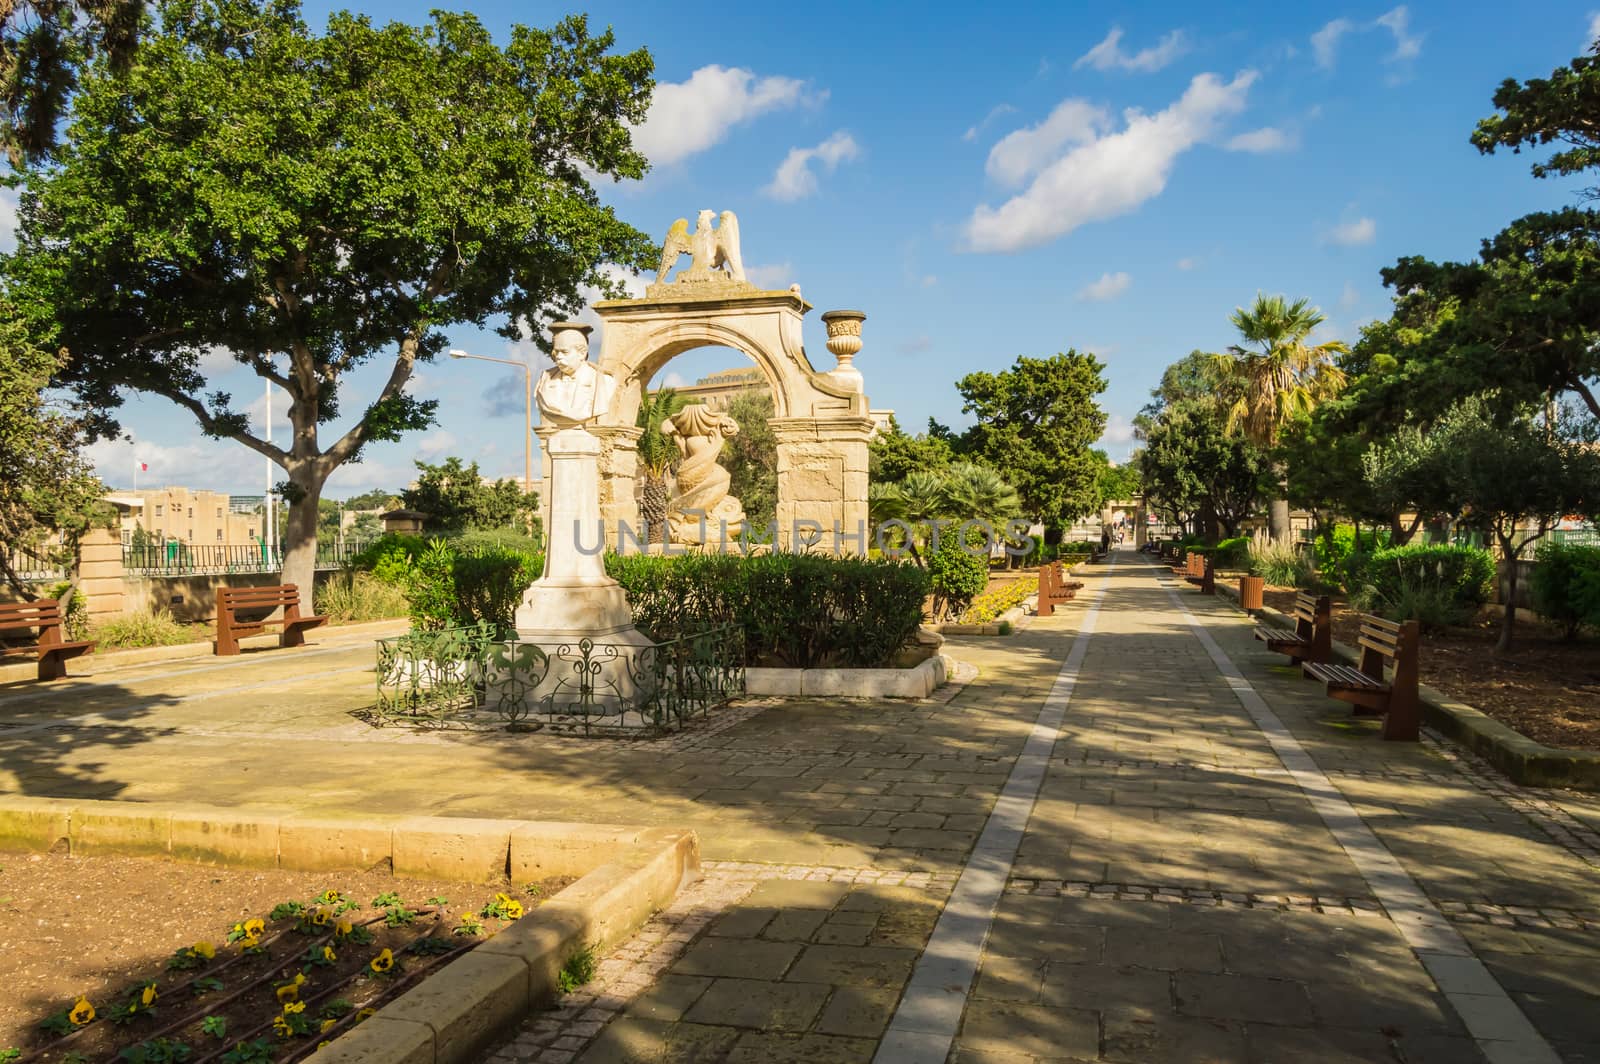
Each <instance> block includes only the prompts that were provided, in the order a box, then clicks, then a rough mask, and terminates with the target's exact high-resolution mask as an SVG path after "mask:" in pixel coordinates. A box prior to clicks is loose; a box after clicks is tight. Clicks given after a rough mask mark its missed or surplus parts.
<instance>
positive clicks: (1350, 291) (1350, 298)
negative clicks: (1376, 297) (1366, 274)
mask: <svg viewBox="0 0 1600 1064" xmlns="http://www.w3.org/2000/svg"><path fill="white" fill-rule="evenodd" d="M1360 302H1361V293H1360V292H1358V291H1357V290H1356V286H1355V285H1354V284H1352V283H1351V282H1349V281H1346V282H1345V283H1344V291H1342V292H1340V293H1339V309H1340V310H1341V311H1343V312H1345V313H1349V312H1350V311H1351V310H1352V309H1354V307H1355V306H1356V304H1357V303H1360Z"/></svg>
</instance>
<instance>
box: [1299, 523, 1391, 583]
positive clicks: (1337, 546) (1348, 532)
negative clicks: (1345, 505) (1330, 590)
mask: <svg viewBox="0 0 1600 1064" xmlns="http://www.w3.org/2000/svg"><path fill="white" fill-rule="evenodd" d="M1332 538H1333V543H1332V545H1331V546H1330V545H1329V543H1328V540H1327V538H1325V537H1323V536H1318V537H1316V539H1314V540H1312V551H1313V557H1314V558H1315V559H1316V563H1317V572H1319V573H1322V574H1323V576H1324V578H1325V579H1328V580H1336V579H1338V573H1339V567H1340V564H1341V563H1342V562H1343V561H1344V560H1345V559H1346V558H1348V557H1350V555H1352V554H1371V553H1372V552H1373V551H1376V550H1383V549H1385V548H1386V547H1388V546H1389V532H1388V530H1387V529H1373V528H1368V529H1363V530H1362V532H1361V542H1360V543H1359V544H1358V543H1357V542H1356V527H1355V526H1354V525H1337V526H1335V527H1334V530H1333V537H1332Z"/></svg>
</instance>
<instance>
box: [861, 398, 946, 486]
mask: <svg viewBox="0 0 1600 1064" xmlns="http://www.w3.org/2000/svg"><path fill="white" fill-rule="evenodd" d="M954 460H955V456H954V453H953V452H952V450H951V447H950V441H949V440H948V439H946V438H944V437H942V436H936V435H932V434H930V433H925V432H919V433H917V434H916V435H915V436H912V435H910V434H908V433H906V432H904V431H902V430H901V428H900V423H899V422H898V421H896V420H895V418H894V415H893V414H890V415H889V426H888V428H886V429H884V430H882V431H881V432H879V433H878V435H877V436H875V437H873V439H872V442H871V443H869V444H867V475H868V477H869V478H870V479H871V480H872V481H873V482H874V483H884V484H894V483H897V482H899V481H902V480H904V479H905V478H906V477H908V476H909V475H911V474H912V473H919V472H920V473H941V472H943V471H944V470H945V469H948V468H949V466H950V463H951V462H953V461H954Z"/></svg>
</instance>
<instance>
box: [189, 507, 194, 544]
mask: <svg viewBox="0 0 1600 1064" xmlns="http://www.w3.org/2000/svg"><path fill="white" fill-rule="evenodd" d="M189 516H190V517H193V516H194V507H193V506H191V507H189ZM190 538H191V539H192V538H193V537H192V536H191V537H190Z"/></svg>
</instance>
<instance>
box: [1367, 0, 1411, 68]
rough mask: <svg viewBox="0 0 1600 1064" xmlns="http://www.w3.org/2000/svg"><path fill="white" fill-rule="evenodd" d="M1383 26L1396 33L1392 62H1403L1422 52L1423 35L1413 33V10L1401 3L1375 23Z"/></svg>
mask: <svg viewBox="0 0 1600 1064" xmlns="http://www.w3.org/2000/svg"><path fill="white" fill-rule="evenodd" d="M1373 24H1374V25H1376V26H1382V27H1383V28H1384V29H1386V30H1388V31H1389V32H1390V33H1391V34H1393V35H1394V52H1393V54H1391V55H1390V56H1389V61H1390V62H1402V61H1404V60H1407V59H1415V58H1416V57H1417V56H1419V55H1421V54H1422V37H1421V36H1420V35H1418V36H1415V37H1414V36H1412V35H1411V12H1409V11H1407V10H1406V6H1405V5H1404V4H1401V5H1400V6H1399V7H1396V8H1393V9H1391V10H1389V11H1387V12H1385V13H1384V14H1382V15H1379V16H1378V18H1377V20H1376V21H1375V22H1374V23H1373Z"/></svg>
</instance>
